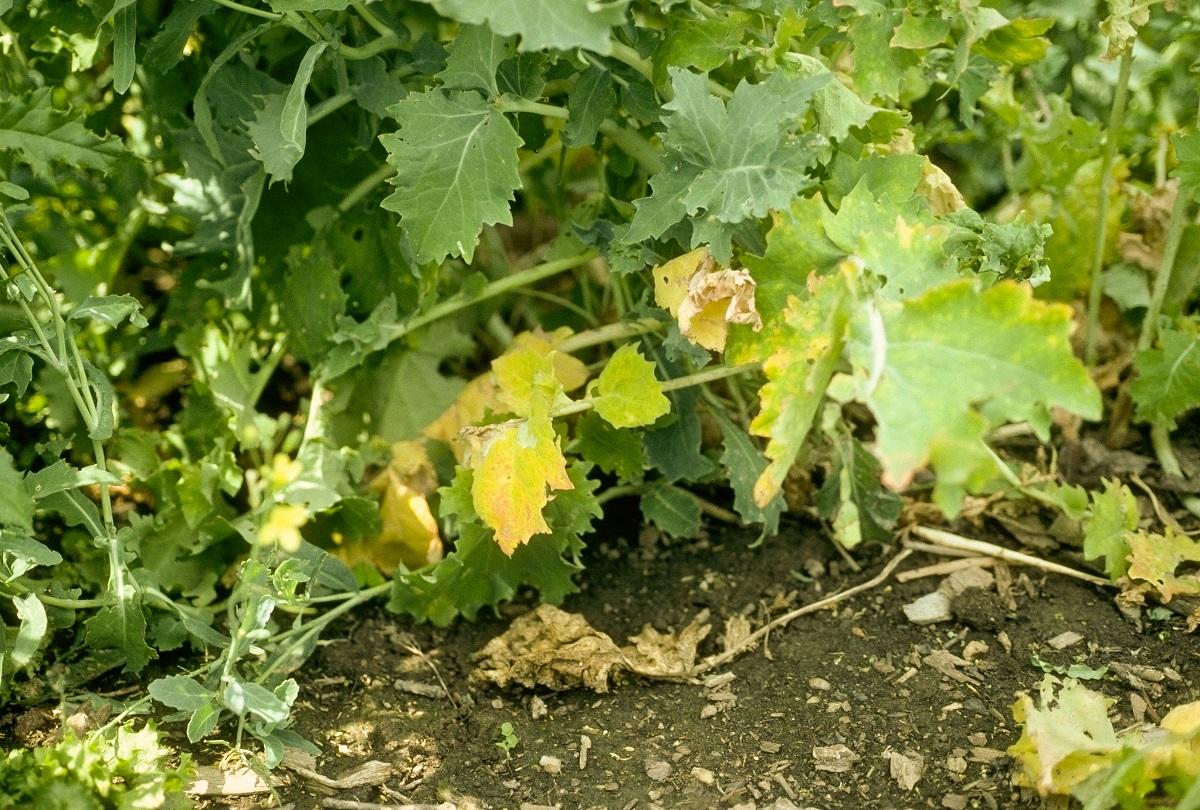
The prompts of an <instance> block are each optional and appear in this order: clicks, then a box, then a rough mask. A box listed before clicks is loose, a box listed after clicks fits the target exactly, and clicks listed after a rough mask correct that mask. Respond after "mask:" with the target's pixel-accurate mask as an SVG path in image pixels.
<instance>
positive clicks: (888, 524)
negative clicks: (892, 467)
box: [816, 435, 904, 548]
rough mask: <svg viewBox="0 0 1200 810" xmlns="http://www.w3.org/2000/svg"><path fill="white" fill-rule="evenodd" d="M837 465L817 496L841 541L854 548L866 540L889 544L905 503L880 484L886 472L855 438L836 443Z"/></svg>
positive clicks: (820, 505)
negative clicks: (881, 477)
mask: <svg viewBox="0 0 1200 810" xmlns="http://www.w3.org/2000/svg"><path fill="white" fill-rule="evenodd" d="M834 444H835V446H836V448H837V463H836V464H835V465H834V468H833V469H832V470H830V472H829V475H828V476H827V477H826V479H825V485H824V486H822V487H821V490H820V491H819V492H818V493H817V498H816V500H817V508H818V509H819V510H820V511H821V515H822V517H824V518H826V519H827V520H830V521H832V522H833V529H834V533H835V534H836V535H837V538H838V541H839V542H840V543H841V544H842V545H843V546H845V547H847V548H853V547H854V546H857V545H858V544H859V543H861V542H862V541H863V540H874V541H878V542H887V541H889V540H891V539H892V531H891V530H892V527H894V526H895V525H896V521H897V519H899V517H900V510H901V508H902V507H903V505H904V504H903V501H901V499H900V497H899V496H898V495H896V494H895V493H894V492H889V491H888V490H886V489H884V488H883V487H882V485H881V484H880V483H879V479H880V475H881V474H882V472H883V469H882V467H881V466H880V464H879V461H878V459H876V458H875V457H874V456H873V455H871V452H870V451H869V450H867V448H866V447H864V446H863V444H862V442H860V441H858V439H856V438H854V437H853V436H850V435H846V436H838V437H836V438H835V439H834Z"/></svg>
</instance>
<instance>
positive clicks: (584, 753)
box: [579, 734, 592, 771]
mask: <svg viewBox="0 0 1200 810" xmlns="http://www.w3.org/2000/svg"><path fill="white" fill-rule="evenodd" d="M591 750H592V738H591V737H589V736H588V735H586V734H580V735H579V770H581V771H582V770H583V769H584V768H586V767H587V761H588V752H589V751H591Z"/></svg>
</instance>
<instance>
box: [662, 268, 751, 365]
mask: <svg viewBox="0 0 1200 810" xmlns="http://www.w3.org/2000/svg"><path fill="white" fill-rule="evenodd" d="M754 292H755V283H754V279H753V278H752V277H751V275H750V273H749V271H747V270H733V269H729V268H718V267H717V263H716V260H715V259H713V257H712V254H710V253H709V252H708V248H707V247H700V248H696V249H695V250H693V251H691V252H690V253H685V254H684V255H683V256H679V257H678V258H675V259H672V260H671V261H669V262H666V263H664V264H662V265H659V266H658V267H656V268H654V300H655V301H657V302H658V305H659V306H661V307H663V308H664V309H666V310H667V311H668V312H670V313H671V314H672V315H674V316H675V319H676V321H677V322H678V323H679V331H680V332H681V333H682V334H683V336H684V337H686V338H687V339H688V340H690V341H692V342H693V343H695V344H697V345H700V346H703V347H704V348H706V349H709V350H711V351H717V352H721V351H724V350H725V339H726V337H727V336H728V334H729V325H730V324H745V325H747V326H749V327H751V328H752V329H753V330H754V331H756V332H757V331H758V330H760V329H762V317H761V316H760V315H759V314H758V310H757V309H756V308H755V303H754Z"/></svg>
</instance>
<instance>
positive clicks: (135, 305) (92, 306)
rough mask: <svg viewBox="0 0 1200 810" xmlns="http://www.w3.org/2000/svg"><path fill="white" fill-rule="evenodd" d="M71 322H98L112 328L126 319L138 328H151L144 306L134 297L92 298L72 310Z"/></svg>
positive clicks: (106, 296) (109, 296) (110, 296)
mask: <svg viewBox="0 0 1200 810" xmlns="http://www.w3.org/2000/svg"><path fill="white" fill-rule="evenodd" d="M68 317H69V318H70V319H71V320H76V321H87V320H97V321H102V322H103V323H106V324H108V325H109V326H112V327H117V326H120V325H121V321H124V320H126V319H128V320H129V322H130V323H131V324H133V325H134V326H137V327H142V328H144V327H146V326H149V325H150V324H149V322H148V321H147V320H146V319H145V317H143V315H142V305H141V303H139V302H138V300H137V299H136V298H134V297H133V296H132V295H105V296H99V297H97V296H91V297H89V298H87V299H86V300H84V301H83V303H81V304H79V305H78V306H77V307H75V308H74V309H72V310H71V314H70V315H69V316H68Z"/></svg>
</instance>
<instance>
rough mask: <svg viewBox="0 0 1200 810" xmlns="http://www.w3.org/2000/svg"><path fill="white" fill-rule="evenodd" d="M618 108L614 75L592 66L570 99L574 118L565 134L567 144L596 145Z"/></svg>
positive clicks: (576, 86) (578, 81) (576, 83)
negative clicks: (602, 125)
mask: <svg viewBox="0 0 1200 810" xmlns="http://www.w3.org/2000/svg"><path fill="white" fill-rule="evenodd" d="M616 104H617V94H616V89H615V88H614V87H613V80H612V74H611V73H609V72H608V71H607V70H605V69H604V68H601V67H598V66H596V65H592V66H590V67H589V68H588V69H587V70H585V71H584V72H583V73H581V74H579V77H578V78H577V79H575V84H574V86H573V87H571V92H570V94H569V95H568V96H567V111H568V113H569V114H570V117H569V118H567V126H566V128H565V129H564V130H563V143H565V144H566V145H567V146H585V145H588V144H590V143H592V142H593V141H594V140H595V139H596V133H597V132H599V131H600V125H601V124H602V123H604V119H605V118H607V117H608V116H609V115H611V114H612V111H613V108H614V107H615V106H616Z"/></svg>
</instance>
